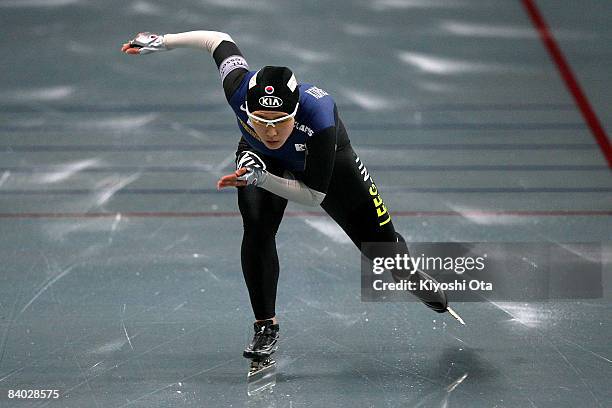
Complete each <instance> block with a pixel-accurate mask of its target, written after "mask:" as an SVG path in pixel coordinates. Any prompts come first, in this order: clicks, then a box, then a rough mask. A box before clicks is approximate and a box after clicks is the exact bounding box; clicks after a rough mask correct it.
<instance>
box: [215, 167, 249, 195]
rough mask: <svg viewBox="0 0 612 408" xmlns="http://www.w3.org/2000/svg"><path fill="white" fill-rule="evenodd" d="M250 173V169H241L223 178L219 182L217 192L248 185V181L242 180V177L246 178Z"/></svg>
mask: <svg viewBox="0 0 612 408" xmlns="http://www.w3.org/2000/svg"><path fill="white" fill-rule="evenodd" d="M247 172H248V169H246V168H244V167H241V168H239V169H238V170H236V171H235V172H233V173H231V174H228V175H226V176H223V177H221V178H220V179H219V181H217V190H221V189H222V188H224V187H242V186H246V185H247V181H246V180H240V179H239V177H240V176H244V175H245V174H246V173H247Z"/></svg>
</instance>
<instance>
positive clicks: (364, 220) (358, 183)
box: [236, 142, 446, 320]
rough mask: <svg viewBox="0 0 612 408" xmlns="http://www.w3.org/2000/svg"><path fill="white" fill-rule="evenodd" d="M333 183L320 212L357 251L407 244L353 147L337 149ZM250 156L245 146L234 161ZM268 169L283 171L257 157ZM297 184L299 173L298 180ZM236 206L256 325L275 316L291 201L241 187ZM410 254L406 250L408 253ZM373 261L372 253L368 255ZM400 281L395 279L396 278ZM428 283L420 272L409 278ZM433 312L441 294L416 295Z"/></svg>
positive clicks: (441, 307) (442, 302)
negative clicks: (282, 232)
mask: <svg viewBox="0 0 612 408" xmlns="http://www.w3.org/2000/svg"><path fill="white" fill-rule="evenodd" d="M338 149H339V150H337V151H336V159H335V163H334V170H333V174H332V178H331V182H330V185H329V188H328V191H327V195H326V196H325V200H323V203H322V204H321V207H322V208H323V209H324V210H325V211H326V212H327V214H329V215H330V217H331V218H332V219H333V220H334V221H336V223H338V225H339V226H340V227H341V228H342V229H343V230H344V232H346V234H347V235H348V236H349V237H350V239H351V240H352V241H353V243H355V245H356V246H357V247H358V248H361V243H362V242H398V241H399V242H404V246H405V241H404V239H403V238H402V237H401V235H399V234H398V233H396V232H395V228H394V227H393V222H392V221H391V217H390V215H389V213H388V211H387V209H386V207H385V204H384V203H383V202H382V199H381V198H380V195H379V194H378V191H377V187H376V185H375V184H374V182H373V180H372V178H371V176H370V175H369V174H368V171H367V169H366V168H365V166H364V164H363V163H362V162H361V160H360V159H359V158H358V157H357V155H356V154H355V152H354V151H353V148H352V147H351V145H350V144H348V145H345V146H342V147H338ZM245 151H248V146H247V145H246V143H244V142H241V143H240V145H239V148H238V152H237V153H236V156H237V157H238V158H240V157H242V156H241V155H242V154H244V152H245ZM257 156H258V157H257V158H259V159H261V160H262V161H263V162H264V163H265V166H266V169H267V170H268V171H270V172H271V173H273V174H276V175H278V176H283V175H284V171H285V170H284V168H283V166H282V164H281V163H280V162H278V161H277V160H275V159H273V158H270V157H267V156H264V155H262V154H260V153H257ZM295 176H296V177H297V178H298V179H299V174H296V175H295ZM238 206H239V208H240V213H241V214H242V221H243V224H244V235H243V237H242V247H241V252H240V255H241V262H242V272H243V274H244V279H245V281H246V284H247V288H248V290H249V296H250V299H251V305H252V307H253V312H254V313H255V318H256V319H257V320H263V319H269V318H271V317H273V316H274V315H275V303H276V287H277V282H278V273H279V264H278V255H277V252H276V240H275V237H276V232H277V231H278V227H279V225H280V222H281V220H282V218H283V213H284V211H285V208H286V206H287V200H286V199H284V198H282V197H279V196H277V195H275V194H273V193H270V192H268V191H266V190H264V189H262V188H259V187H254V186H248V187H239V188H238ZM405 252H406V253H407V252H408V248H407V247H406V248H405ZM364 255H365V256H366V257H368V258H370V259H371V258H372V256H371V255H370V254H364ZM401 278H406V277H399V276H397V277H396V276H394V279H396V280H399V279H401ZM409 278H410V279H411V280H414V279H425V278H428V277H427V275H425V274H423V273H422V272H419V273H417V274H415V275H413V276H411V277H409ZM414 294H415V295H416V296H418V297H419V298H420V299H421V300H422V301H423V302H425V304H426V305H427V306H429V307H431V308H432V309H434V310H436V311H438V312H443V311H445V310H446V297H445V296H444V294H443V293H441V294H432V293H421V294H419V293H414Z"/></svg>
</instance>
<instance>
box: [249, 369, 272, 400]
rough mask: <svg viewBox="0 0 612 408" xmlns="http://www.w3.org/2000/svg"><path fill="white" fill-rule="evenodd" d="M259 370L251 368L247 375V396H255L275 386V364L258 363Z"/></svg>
mask: <svg viewBox="0 0 612 408" xmlns="http://www.w3.org/2000/svg"><path fill="white" fill-rule="evenodd" d="M259 364H261V366H260V367H259V368H251V369H250V370H249V373H248V374H247V383H248V388H247V394H248V395H255V394H259V393H261V392H262V391H264V390H267V389H270V388H272V387H274V386H275V385H276V362H275V361H274V360H271V361H267V362H265V363H264V362H262V363H259Z"/></svg>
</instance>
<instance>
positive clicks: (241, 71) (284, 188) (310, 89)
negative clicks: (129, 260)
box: [122, 31, 447, 358]
mask: <svg viewBox="0 0 612 408" xmlns="http://www.w3.org/2000/svg"><path fill="white" fill-rule="evenodd" d="M178 47H194V48H203V49H206V50H207V51H209V52H210V53H211V54H212V56H213V58H214V60H215V62H216V64H217V67H218V69H219V73H220V75H221V80H222V83H223V89H224V92H225V96H226V98H227V100H228V102H229V104H230V106H231V108H232V109H233V111H234V113H235V115H236V120H237V125H238V128H239V130H240V132H241V134H242V137H241V139H240V141H239V143H238V149H237V152H236V171H235V172H234V173H232V174H229V175H227V176H224V177H222V178H221V179H220V180H219V182H218V185H217V186H218V188H224V187H229V186H235V187H237V189H238V205H239V208H240V213H241V215H242V219H243V223H244V235H243V238H242V246H241V262H242V270H243V274H244V279H245V281H246V284H247V287H248V291H249V296H250V300H251V305H252V307H253V312H254V314H255V319H256V322H255V325H254V327H255V336H254V338H253V341H252V343H251V344H250V345H249V346H248V347H247V349H246V350H245V352H244V355H245V357H249V358H264V357H269V356H270V354H271V353H273V352H274V351H275V350H276V342H277V339H278V323H277V320H276V313H275V303H276V289H277V281H278V275H279V263H278V256H277V252H276V241H275V237H276V232H277V230H278V227H279V225H280V222H281V220H282V218H283V213H284V210H285V207H286V206H287V202H288V200H291V201H295V202H298V203H301V204H304V205H308V206H319V205H320V206H321V207H322V208H323V209H324V210H325V211H326V212H327V214H329V215H330V217H331V218H332V219H333V220H334V221H335V222H336V223H338V225H339V226H340V227H341V228H342V229H343V230H344V231H345V232H346V234H347V235H348V236H349V237H350V239H351V240H352V241H353V242H354V243H355V245H357V247H358V248H361V247H362V245H361V244H362V243H363V242H400V243H401V242H403V243H404V249H405V251H406V253H407V251H408V248H407V247H406V245H405V242H404V240H403V238H402V237H401V235H400V234H398V233H397V232H396V231H395V229H394V227H393V221H392V220H391V215H390V214H389V211H388V209H387V207H386V205H385V203H384V202H383V199H382V198H381V195H380V193H379V191H378V188H377V186H376V184H375V183H374V180H373V178H372V176H371V175H370V174H369V172H368V170H367V168H366V166H365V165H364V163H363V162H362V161H361V159H360V158H359V157H358V156H357V154H356V153H355V152H354V150H353V148H352V146H351V143H350V141H349V138H348V135H347V132H346V129H345V127H344V125H343V123H342V121H341V120H340V118H339V116H338V111H337V108H336V104H335V103H334V101H333V99H332V97H331V96H330V95H329V94H328V93H327V92H326V91H325V90H323V89H321V88H319V87H317V86H315V85H312V84H308V83H304V82H298V81H297V79H296V77H295V75H294V74H293V72H291V70H289V69H288V68H286V67H273V66H266V67H264V68H262V69H260V70H259V71H251V70H249V67H248V64H247V62H246V60H245V58H244V56H243V55H242V53H241V52H240V50H239V49H238V47H237V46H236V44H235V43H234V41H233V40H232V38H231V37H230V36H229V35H227V34H224V33H219V32H214V31H193V32H186V33H180V34H166V35H164V36H159V35H156V34H150V33H141V34H139V36H138V37H136V39H134V40H133V41H131V42H130V43H127V44H124V46H123V49H122V50H123V51H124V52H126V53H128V54H144V53H150V52H154V51H162V50H167V49H172V48H178ZM364 255H365V256H367V257H369V258H370V259H372V255H373V254H367V253H366V254H364ZM394 279H395V280H396V281H399V280H401V279H410V280H413V281H418V280H424V279H431V278H430V277H428V276H427V275H426V274H424V273H423V272H420V271H417V272H416V273H414V274H413V275H409V276H396V275H394ZM414 294H415V295H416V296H417V297H419V299H421V300H422V301H423V302H424V303H425V304H426V305H427V306H428V307H430V308H431V309H433V310H435V311H436V312H439V313H442V312H444V311H446V310H447V300H446V296H445V294H444V292H441V291H438V292H425V291H420V292H414Z"/></svg>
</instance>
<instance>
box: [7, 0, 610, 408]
mask: <svg viewBox="0 0 612 408" xmlns="http://www.w3.org/2000/svg"><path fill="white" fill-rule="evenodd" d="M526 3H529V2H526ZM537 7H538V8H539V10H540V11H541V13H542V15H543V16H544V18H545V20H546V22H547V23H548V26H549V28H550V32H551V33H552V34H553V35H554V39H555V41H556V44H558V46H559V48H560V49H561V50H562V53H563V55H564V58H565V60H566V61H567V63H568V64H569V65H570V66H571V68H572V71H573V74H574V76H575V78H576V79H577V80H578V82H579V84H580V86H581V88H582V90H583V91H584V94H585V95H586V96H587V97H588V100H589V102H590V104H591V106H592V108H593V110H594V112H595V114H596V116H597V117H598V118H599V120H600V122H601V126H602V128H603V131H604V132H605V133H609V132H610V130H611V129H612V110H611V109H610V106H611V103H612V87H610V85H609V80H610V76H609V67H610V66H611V65H612V49H611V48H610V46H609V44H610V41H611V40H612V31H611V27H612V24H610V23H611V16H612V5H611V4H610V3H609V2H606V1H597V0H584V1H580V2H570V1H561V0H555V1H553V0H537ZM0 23H1V25H2V27H3V28H4V30H3V35H2V36H1V37H0V42H1V44H2V51H3V52H2V54H3V63H2V64H1V66H2V68H1V70H0V72H1V74H2V83H1V85H0V95H1V100H0V135H1V149H0V232H1V233H0V240H1V241H0V259H1V262H2V269H1V272H0V392H1V394H0V406H1V407H12V406H18V407H25V406H33V407H56V406H57V407H243V406H248V407H355V408H356V407H555V408H557V407H600V408H603V407H610V406H612V387H611V386H610V384H611V382H612V328H611V323H612V303H611V297H610V280H609V279H604V281H603V284H604V296H603V297H602V298H599V299H574V300H568V301H557V302H527V303H524V302H522V303H509V302H484V303H454V306H455V307H456V309H457V310H458V311H459V312H460V313H461V315H462V317H463V318H464V319H465V320H466V322H467V326H465V327H460V326H459V325H458V324H457V323H456V322H455V321H454V320H452V319H451V318H450V317H449V316H448V315H438V314H435V313H433V312H431V311H430V310H428V309H427V308H425V307H424V306H423V305H421V304H418V303H364V302H361V300H360V280H359V253H358V251H357V249H356V248H355V247H354V246H353V245H352V244H351V243H350V242H349V241H348V239H347V238H346V237H345V236H344V234H343V233H342V231H340V230H339V229H338V228H337V227H335V224H333V222H332V221H331V220H330V219H329V218H328V217H327V216H326V215H324V214H323V213H322V211H321V210H320V209H318V208H315V209H312V208H305V207H300V206H298V205H293V204H290V205H289V207H288V209H287V214H286V216H285V219H284V221H283V224H282V225H281V228H280V231H279V234H278V237H277V242H278V249H279V257H280V261H281V275H280V282H279V294H278V302H277V312H278V316H279V320H280V323H281V347H280V350H279V352H278V353H277V361H278V369H277V375H276V385H275V386H274V387H273V388H271V389H269V390H265V391H263V392H259V393H255V394H254V395H249V394H248V392H247V391H248V390H247V384H246V372H247V366H248V362H247V361H246V360H245V359H244V358H242V356H241V353H242V350H243V348H244V347H245V345H246V344H247V343H248V341H249V340H250V338H251V331H252V328H251V323H252V313H251V309H250V304H249V302H248V296H247V291H246V287H245V285H244V282H243V278H242V272H241V269H240V259H239V245H240V238H241V233H242V224H241V220H240V217H239V215H238V212H237V204H236V196H235V192H234V191H231V190H227V191H222V192H217V191H216V190H215V181H216V180H217V178H218V177H219V176H221V175H223V174H226V173H228V172H230V171H231V170H232V166H233V162H232V160H233V154H234V151H235V146H236V144H237V141H238V131H237V128H236V125H235V121H234V119H233V117H232V114H231V111H230V109H229V107H228V106H227V104H226V103H225V99H224V97H223V94H222V90H221V87H220V83H219V78H218V74H217V71H216V69H215V65H214V62H213V60H212V58H211V57H210V56H208V55H207V54H205V53H199V52H195V51H189V50H175V51H172V52H168V53H164V54H159V55H152V56H145V57H129V56H126V55H122V54H121V53H120V52H119V48H120V46H121V44H122V43H123V42H124V41H127V40H129V39H130V38H131V37H132V36H133V35H134V34H135V33H137V32H138V31H147V30H148V31H154V32H159V33H164V32H180V31H189V30H196V29H208V30H219V31H225V32H228V33H230V34H231V35H232V36H233V38H234V39H235V40H236V42H237V43H238V45H239V47H240V48H241V50H242V51H243V53H244V54H245V55H246V57H247V60H248V61H249V63H250V65H251V67H252V68H259V67H261V66H263V65H287V66H290V67H292V68H293V70H294V71H295V72H296V75H297V78H298V80H303V81H306V82H312V83H315V84H317V85H318V86H320V87H321V88H323V89H325V90H326V91H328V92H329V93H330V94H332V96H334V98H335V99H336V102H337V104H338V107H339V111H340V116H341V117H342V119H343V120H344V122H345V124H346V126H347V128H348V131H349V136H350V138H351V140H352V143H353V146H354V148H355V150H356V151H357V152H358V154H359V155H360V156H361V158H362V159H363V161H364V162H365V164H366V165H367V167H368V169H369V170H370V172H371V173H372V174H373V176H374V179H375V180H376V182H377V184H378V185H379V187H380V190H381V192H382V195H383V197H384V199H385V202H386V203H387V205H388V207H389V208H390V210H391V212H392V214H393V219H394V223H395V225H396V228H397V229H398V230H399V231H400V232H401V233H402V234H403V235H404V236H405V237H406V239H407V240H409V241H414V242H451V241H467V242H525V241H528V242H532V241H533V242H549V243H559V244H562V243H571V242H607V243H609V242H610V241H611V238H612V233H611V232H612V223H611V214H612V180H611V178H610V168H609V166H608V163H607V162H606V156H605V154H606V152H605V149H602V147H601V146H600V143H598V142H597V139H596V138H595V137H594V136H593V129H592V126H590V124H589V123H588V121H586V120H585V119H584V117H583V115H582V114H581V110H580V107H579V105H578V104H577V103H575V101H574V99H573V98H572V95H571V93H570V91H569V90H568V86H567V83H566V81H564V80H563V79H562V77H561V76H560V74H559V70H558V67H557V64H555V62H553V60H552V59H551V58H550V56H549V54H548V51H547V49H546V47H545V45H544V42H543V41H542V38H541V36H540V35H539V34H538V31H537V30H536V29H535V27H534V24H533V23H532V21H531V19H530V18H529V16H528V14H527V12H526V8H525V6H524V3H522V2H520V1H506V0H487V1H485V0H368V1H365V0H357V1H347V0H342V1H329V2H327V1H312V2H311V1H309V2H298V1H294V2H288V1H280V0H275V1H259V0H258V1H239V0H200V1H196V0H190V1H177V2H172V3H170V2H164V1H160V0H154V1H152V0H149V1H116V0H112V1H110V0H106V1H101V0H2V1H0ZM605 72H608V74H605ZM608 154H609V151H608ZM608 248H609V245H608ZM604 255H605V256H604V259H603V261H604V266H603V270H604V272H607V276H609V272H610V254H609V253H606V254H604ZM576 273H580V271H579V270H577V271H576ZM605 276H606V274H604V277H605ZM16 389H57V390H59V392H60V394H61V398H60V399H59V400H46V401H44V400H38V401H35V400H29V401H17V400H15V399H9V398H8V392H9V390H16Z"/></svg>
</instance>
